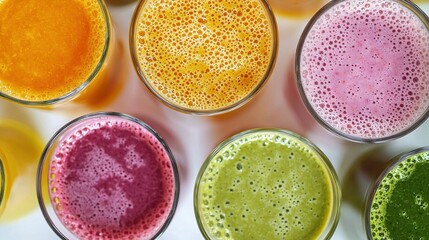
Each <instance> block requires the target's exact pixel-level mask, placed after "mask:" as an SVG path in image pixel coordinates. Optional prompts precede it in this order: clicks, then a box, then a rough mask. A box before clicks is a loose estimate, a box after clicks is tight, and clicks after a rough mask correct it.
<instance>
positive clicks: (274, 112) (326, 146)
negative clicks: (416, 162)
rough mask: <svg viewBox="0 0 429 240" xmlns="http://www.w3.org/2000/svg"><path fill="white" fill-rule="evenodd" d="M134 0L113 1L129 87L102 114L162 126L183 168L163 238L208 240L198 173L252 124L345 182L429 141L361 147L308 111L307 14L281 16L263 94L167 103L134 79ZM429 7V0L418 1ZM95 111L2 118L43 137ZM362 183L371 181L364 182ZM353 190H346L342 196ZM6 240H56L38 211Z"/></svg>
mask: <svg viewBox="0 0 429 240" xmlns="http://www.w3.org/2000/svg"><path fill="white" fill-rule="evenodd" d="M135 4H136V2H132V3H129V4H126V5H121V6H120V5H109V10H110V14H111V16H112V20H113V22H114V25H115V29H116V31H117V33H118V36H119V39H120V40H121V41H122V43H123V50H124V54H125V55H124V58H123V59H120V60H121V61H124V63H125V64H124V66H126V68H124V69H123V70H124V71H125V72H126V73H127V76H126V78H127V84H126V86H125V89H124V90H123V91H122V93H121V95H120V96H119V98H118V99H117V100H116V101H115V102H114V103H112V104H111V105H109V106H107V107H104V108H103V109H100V110H101V111H118V112H123V113H127V114H131V115H133V116H136V117H139V118H140V119H142V120H143V121H145V122H147V123H148V124H149V125H151V126H152V127H153V128H155V130H157V131H158V132H159V133H160V135H161V136H162V137H164V139H165V140H166V142H167V143H168V144H169V145H170V147H171V149H172V151H173V154H174V155H175V158H176V161H177V164H178V166H179V173H180V184H181V189H180V190H181V191H180V198H179V203H178V207H177V210H176V213H175V216H174V218H173V220H172V222H171V223H170V225H169V227H168V228H167V230H166V231H165V233H164V234H163V235H162V236H161V237H160V239H164V240H182V239H183V240H190V239H196V240H198V239H203V237H202V235H201V234H200V232H199V229H198V227H197V224H196V221H195V217H194V210H193V187H194V181H195V178H196V175H197V173H198V170H199V168H200V166H201V164H202V162H203V161H204V160H205V158H206V157H207V155H208V154H209V153H210V152H211V151H212V149H213V148H214V147H215V146H216V145H217V144H218V143H220V142H221V141H222V140H224V139H225V138H227V137H229V136H231V135H233V134H235V133H237V132H240V131H242V130H247V129H250V128H257V127H277V128H284V129H288V130H291V131H294V132H296V133H298V134H301V135H303V136H305V137H307V138H308V139H309V140H311V141H312V142H314V143H315V144H316V145H318V146H319V147H320V148H321V149H322V151H324V152H325V154H326V155H327V156H328V157H329V158H330V160H331V161H332V164H333V165H334V167H335V169H336V171H337V173H338V176H339V178H340V180H341V181H342V182H343V180H344V179H345V178H346V173H347V172H349V169H350V167H351V166H352V165H354V163H355V161H356V158H357V157H358V156H359V155H360V154H362V153H364V152H366V151H368V150H370V149H373V148H376V147H380V146H381V147H386V148H388V149H389V151H390V152H391V154H393V155H395V154H398V153H400V152H401V151H402V149H414V148H418V147H423V146H429V139H428V134H429V121H427V122H426V123H424V124H423V125H422V126H420V127H419V128H418V129H416V130H415V131H414V132H412V133H411V134H409V135H407V136H405V137H403V138H400V139H397V140H394V141H391V142H389V143H384V144H377V145H374V144H371V145H368V144H357V143H350V142H346V141H343V140H340V139H338V138H337V137H335V136H333V135H332V134H330V133H329V132H327V131H326V130H324V129H322V127H321V126H319V125H318V124H317V123H316V122H315V121H314V120H313V119H312V118H311V116H310V115H309V114H308V113H307V111H306V110H305V109H304V108H303V105H302V103H301V100H300V98H299V96H298V93H297V90H296V88H295V86H294V79H293V66H292V62H293V56H294V52H295V48H296V45H297V42H298V38H299V36H300V34H301V32H302V30H303V28H304V27H305V24H306V23H307V21H308V20H309V18H302V19H288V18H285V17H280V16H278V18H277V21H278V29H279V36H280V45H279V52H278V53H279V56H278V59H277V64H276V66H275V69H274V72H273V74H272V76H271V79H270V80H269V81H268V83H267V84H266V85H265V86H264V88H263V89H262V91H261V92H260V93H259V94H258V95H257V96H256V97H255V98H254V99H253V100H252V101H250V102H249V103H247V104H246V105H245V106H244V107H242V108H240V109H238V110H236V111H233V112H232V113H228V114H225V115H220V116H215V117H198V116H191V115H187V114H183V113H179V112H176V111H174V110H172V109H170V108H168V107H166V106H164V105H162V104H161V103H160V102H159V101H158V100H157V99H155V98H154V97H153V95H152V94H150V93H149V91H148V90H147V89H146V88H145V86H144V84H143V83H142V82H140V80H139V79H138V77H137V74H136V72H135V71H134V68H133V67H132V63H131V60H130V56H129V47H128V30H129V23H130V20H131V16H132V13H133V10H134V8H135ZM419 5H420V6H421V7H422V8H423V9H424V10H426V11H428V10H429V3H420V4H419ZM89 112H91V111H90V110H78V111H72V112H70V111H62V110H51V111H49V110H40V109H28V108H25V107H22V106H18V105H15V104H12V103H9V102H6V101H4V100H2V99H0V117H1V118H12V119H16V120H19V121H24V122H26V123H28V124H29V125H30V126H32V127H33V128H35V129H36V130H38V131H39V132H40V133H41V135H42V137H43V139H44V140H45V142H47V141H48V140H49V139H50V137H51V136H52V135H53V134H54V132H56V131H57V130H58V129H59V128H60V127H61V126H62V125H64V124H65V123H67V122H68V121H70V120H72V119H74V118H76V117H78V116H81V115H83V114H85V113H89ZM359 184H360V185H362V187H363V188H366V187H367V186H368V185H367V183H365V182H361V183H359ZM347 194H349V193H348V192H343V196H344V198H346V197H350V196H347ZM364 238H365V236H364V232H363V228H362V224H361V217H360V213H359V212H358V211H356V210H355V209H353V208H352V207H351V205H350V204H349V203H348V202H343V204H342V213H341V218H340V222H339V224H338V227H337V229H336V231H335V234H334V236H333V237H332V239H333V240H343V239H364ZM0 239H1V240H3V239H4V240H23V239H31V240H33V239H34V240H39V239H40V240H50V239H58V237H57V236H56V235H55V234H54V233H53V232H52V231H51V229H50V228H49V226H48V225H47V224H46V222H45V220H44V218H43V216H42V214H41V212H40V210H39V209H34V211H33V212H31V213H30V214H28V215H27V216H25V217H23V218H21V219H19V220H17V221H14V222H11V223H8V224H1V225H0Z"/></svg>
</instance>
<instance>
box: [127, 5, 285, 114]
mask: <svg viewBox="0 0 429 240" xmlns="http://www.w3.org/2000/svg"><path fill="white" fill-rule="evenodd" d="M273 24H275V23H273V22H272V19H271V15H270V14H269V12H268V10H267V8H266V6H265V5H264V3H263V1H260V0H244V1H218V0H215V1H213V0H198V1H197V0H177V1H163V0H148V1H145V3H144V4H143V5H142V7H141V9H140V11H139V15H138V16H137V17H136V23H135V26H134V31H135V33H134V34H135V37H134V39H133V41H134V42H133V44H134V51H135V57H134V58H135V61H137V65H138V68H139V70H140V72H141V73H142V75H143V77H144V80H145V82H146V84H147V85H148V86H149V87H150V88H151V90H152V91H153V92H154V93H155V94H156V95H158V96H159V97H161V99H163V100H164V101H166V102H168V103H169V104H170V105H172V106H175V107H177V108H180V109H183V110H187V111H216V110H219V109H225V108H228V107H230V106H232V105H236V104H239V103H240V101H244V99H246V98H247V97H248V96H250V95H252V94H254V93H255V92H256V91H257V89H258V87H260V86H261V84H263V82H264V81H265V80H266V75H269V72H270V71H271V67H272V62H273V60H274V56H275V55H276V50H275V49H274V48H275V47H274V46H275V43H276V37H275V36H276V35H275V34H276V31H277V29H275V28H276V27H275V26H274V25H273Z"/></svg>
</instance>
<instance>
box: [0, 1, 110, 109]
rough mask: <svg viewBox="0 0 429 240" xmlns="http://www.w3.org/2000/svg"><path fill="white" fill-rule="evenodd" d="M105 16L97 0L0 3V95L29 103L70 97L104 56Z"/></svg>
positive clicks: (106, 40) (107, 23)
mask: <svg viewBox="0 0 429 240" xmlns="http://www.w3.org/2000/svg"><path fill="white" fill-rule="evenodd" d="M106 14H107V13H106V12H105V9H104V5H103V3H100V2H99V1H97V0H2V1H0V95H3V96H4V97H6V98H9V99H12V100H14V101H17V102H21V103H27V104H31V105H38V104H41V105H43V104H46V103H47V102H48V103H55V102H58V101H61V100H63V99H68V98H69V97H70V98H72V97H75V93H76V92H79V91H81V90H82V89H83V88H84V87H86V85H87V84H88V83H89V82H91V80H92V79H93V77H94V76H95V75H96V74H97V73H98V71H99V70H100V68H101V67H102V65H103V60H104V59H105V58H106V56H105V55H106V54H105V49H107V48H108V46H109V37H110V21H109V18H108V16H107V17H106Z"/></svg>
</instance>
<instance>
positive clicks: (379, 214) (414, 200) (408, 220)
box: [369, 152, 429, 240]
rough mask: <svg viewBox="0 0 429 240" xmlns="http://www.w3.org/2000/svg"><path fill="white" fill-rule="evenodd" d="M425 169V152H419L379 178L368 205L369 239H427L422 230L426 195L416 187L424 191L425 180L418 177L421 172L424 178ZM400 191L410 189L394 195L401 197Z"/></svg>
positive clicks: (427, 215) (427, 212)
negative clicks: (370, 237)
mask: <svg viewBox="0 0 429 240" xmlns="http://www.w3.org/2000/svg"><path fill="white" fill-rule="evenodd" d="M428 169H429V153H428V152H423V153H419V154H417V155H414V156H411V157H408V158H407V159H405V160H404V161H402V162H401V163H399V164H397V165H396V166H395V167H394V168H392V169H391V170H390V171H389V172H388V173H387V174H386V176H385V177H384V178H383V179H382V181H381V183H380V185H379V186H378V187H377V190H376V192H375V194H374V198H373V200H372V203H371V205H370V206H369V207H370V209H371V210H370V218H369V224H370V229H371V235H372V238H373V239H375V240H376V239H403V238H404V237H406V238H408V237H409V238H412V239H419V238H420V239H424V237H428V236H429V233H428V232H427V228H425V226H427V221H428V219H429V199H428V198H427V197H429V195H428V193H429V192H428V191H427V190H424V191H426V192H422V191H421V190H420V189H418V186H417V185H420V186H421V187H422V188H423V189H427V184H428V182H429V181H428V178H427V177H426V178H420V177H421V176H422V175H421V173H423V176H425V175H426V173H427V170H428ZM416 184H417V185H416ZM400 185H402V186H400ZM399 186H400V187H399ZM402 188H407V189H411V190H410V191H411V193H410V194H407V196H394V195H397V194H401V192H402V190H401V189H402ZM398 190H399V191H398ZM398 199H399V201H398ZM404 221H405V222H404ZM398 224H399V226H398ZM398 228H399V229H398ZM400 229H403V230H402V231H401V230H400ZM393 231H399V233H397V232H393ZM399 234H402V235H401V236H400V235H399ZM422 237H423V238H422Z"/></svg>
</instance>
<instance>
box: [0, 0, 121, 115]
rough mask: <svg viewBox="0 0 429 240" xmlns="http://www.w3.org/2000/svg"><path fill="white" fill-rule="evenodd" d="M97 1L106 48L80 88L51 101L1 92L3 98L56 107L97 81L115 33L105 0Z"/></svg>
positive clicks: (31, 104) (20, 102) (39, 105)
mask: <svg viewBox="0 0 429 240" xmlns="http://www.w3.org/2000/svg"><path fill="white" fill-rule="evenodd" d="M95 1H97V2H98V6H99V7H100V10H101V11H102V14H103V18H104V22H105V27H106V35H105V37H104V48H103V51H102V53H101V56H100V59H99V60H98V63H97V65H96V66H95V67H94V69H93V70H92V72H91V74H90V75H89V76H88V77H87V78H86V80H85V81H83V82H82V83H81V84H80V85H79V86H78V87H76V88H74V89H73V90H71V91H69V92H67V93H66V94H64V95H62V96H59V97H55V98H51V99H46V100H36V101H32V100H25V99H21V98H18V97H15V96H12V95H9V94H6V93H4V92H2V91H0V96H1V97H3V98H5V99H7V100H9V101H12V102H15V103H19V104H22V105H26V106H30V107H43V106H50V105H54V104H59V103H63V102H67V101H68V100H72V99H73V98H75V97H78V94H79V93H81V92H82V91H83V90H84V89H86V87H87V86H88V85H89V84H90V83H91V82H92V81H93V80H94V79H95V77H96V76H97V75H98V73H99V72H100V70H101V68H102V67H103V64H104V62H105V60H106V57H107V54H108V52H109V48H110V42H111V39H112V37H111V34H112V33H113V31H112V26H111V21H110V16H109V12H108V9H107V6H106V4H105V2H104V1H103V0H95Z"/></svg>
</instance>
